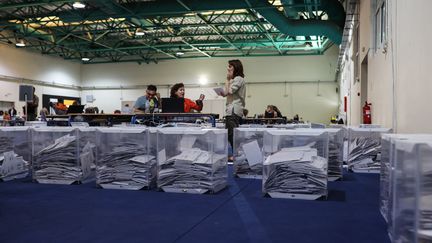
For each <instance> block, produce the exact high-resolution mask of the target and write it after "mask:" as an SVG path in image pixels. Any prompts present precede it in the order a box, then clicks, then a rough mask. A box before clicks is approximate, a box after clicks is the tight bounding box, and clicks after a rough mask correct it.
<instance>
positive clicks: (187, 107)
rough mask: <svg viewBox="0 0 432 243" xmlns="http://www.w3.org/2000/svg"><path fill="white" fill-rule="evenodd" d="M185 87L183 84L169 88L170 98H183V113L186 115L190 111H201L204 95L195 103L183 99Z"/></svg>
mask: <svg viewBox="0 0 432 243" xmlns="http://www.w3.org/2000/svg"><path fill="white" fill-rule="evenodd" d="M184 96H185V87H184V84H183V83H177V84H174V86H172V88H171V96H170V97H171V98H184V112H186V113H188V112H191V111H192V110H196V111H201V110H202V108H203V106H204V104H203V100H204V98H205V95H203V94H201V95H200V97H199V99H198V100H196V101H195V102H194V101H192V100H191V99H188V98H185V97H184Z"/></svg>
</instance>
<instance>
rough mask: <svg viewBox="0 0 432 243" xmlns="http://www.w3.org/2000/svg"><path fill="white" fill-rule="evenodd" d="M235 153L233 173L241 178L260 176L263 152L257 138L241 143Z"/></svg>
mask: <svg viewBox="0 0 432 243" xmlns="http://www.w3.org/2000/svg"><path fill="white" fill-rule="evenodd" d="M261 135H262V133H261ZM261 140H262V137H261ZM236 153H237V155H236V157H235V160H234V174H236V175H237V176H238V177H241V178H260V177H262V163H263V154H262V149H261V148H260V146H259V144H258V141H257V140H252V141H251V142H248V143H241V144H240V145H239V147H238V148H237V151H236Z"/></svg>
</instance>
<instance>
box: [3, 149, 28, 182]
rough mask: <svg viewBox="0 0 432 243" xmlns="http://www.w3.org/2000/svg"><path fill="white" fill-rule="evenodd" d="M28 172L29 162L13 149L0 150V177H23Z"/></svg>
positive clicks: (7, 178)
mask: <svg viewBox="0 0 432 243" xmlns="http://www.w3.org/2000/svg"><path fill="white" fill-rule="evenodd" d="M28 173H29V163H28V162H27V161H25V160H24V159H23V157H22V156H18V155H17V154H16V153H15V152H14V151H8V152H0V179H1V180H3V181H9V180H13V179H20V178H24V177H26V176H27V175H28Z"/></svg>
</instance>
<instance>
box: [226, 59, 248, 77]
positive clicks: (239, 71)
mask: <svg viewBox="0 0 432 243" xmlns="http://www.w3.org/2000/svg"><path fill="white" fill-rule="evenodd" d="M228 64H229V65H231V66H233V67H234V72H233V78H235V77H237V76H240V77H242V78H244V74H243V65H242V63H241V62H240V60H238V59H235V60H229V61H228Z"/></svg>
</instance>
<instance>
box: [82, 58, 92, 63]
mask: <svg viewBox="0 0 432 243" xmlns="http://www.w3.org/2000/svg"><path fill="white" fill-rule="evenodd" d="M81 60H82V61H83V62H88V61H90V58H88V57H83V58H81Z"/></svg>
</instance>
